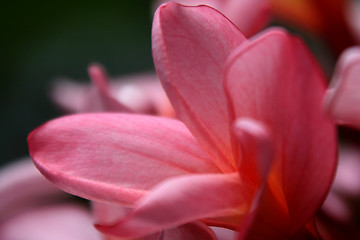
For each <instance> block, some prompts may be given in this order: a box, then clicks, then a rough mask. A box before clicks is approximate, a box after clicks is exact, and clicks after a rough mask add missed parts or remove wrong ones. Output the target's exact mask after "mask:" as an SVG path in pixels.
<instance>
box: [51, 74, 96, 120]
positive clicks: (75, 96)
mask: <svg viewBox="0 0 360 240" xmlns="http://www.w3.org/2000/svg"><path fill="white" fill-rule="evenodd" d="M50 88H51V93H50V97H51V100H52V101H53V102H54V103H55V104H56V105H57V107H59V108H60V109H61V110H62V111H64V112H68V113H80V112H86V111H89V109H87V108H88V106H89V103H88V102H89V99H93V101H94V102H95V101H96V100H94V99H98V95H97V94H96V92H95V91H94V89H92V88H91V87H90V86H88V85H87V84H84V83H76V82H74V81H72V80H70V79H64V78H59V79H56V80H55V81H54V82H53V83H52V85H51V86H50Z"/></svg>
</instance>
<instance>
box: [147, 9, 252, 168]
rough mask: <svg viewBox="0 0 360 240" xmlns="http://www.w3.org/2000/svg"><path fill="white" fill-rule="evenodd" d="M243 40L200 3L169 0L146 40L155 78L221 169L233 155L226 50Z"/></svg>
mask: <svg viewBox="0 0 360 240" xmlns="http://www.w3.org/2000/svg"><path fill="white" fill-rule="evenodd" d="M219 33H221V34H219ZM244 42H246V39H245V38H244V36H243V35H242V34H241V33H240V31H239V30H238V29H237V28H236V27H235V26H234V25H232V24H231V23H230V22H229V21H228V20H227V19H226V18H224V16H223V15H222V14H220V13H219V12H217V11H216V10H214V9H212V8H209V7H206V6H198V7H184V6H181V5H178V4H176V3H169V4H166V5H162V6H161V7H160V8H159V9H158V10H157V12H156V13H155V17H154V22H153V30H152V46H153V56H154V62H155V68H156V71H157V72H158V75H159V78H160V81H161V82H162V84H163V86H164V89H165V91H166V93H167V95H168V97H169V99H170V101H171V103H172V105H173V107H174V109H175V111H176V113H177V115H178V117H179V118H180V119H181V120H182V121H183V122H184V123H185V124H186V125H187V127H188V128H189V129H190V131H191V132H192V133H193V134H194V136H195V137H196V138H197V140H198V141H199V142H200V144H201V145H202V146H203V147H204V149H205V150H206V151H207V152H209V153H210V155H211V156H212V157H213V158H214V160H215V161H217V164H218V165H219V166H220V167H221V170H222V171H224V172H230V171H234V170H235V163H234V161H235V160H234V159H233V157H234V156H233V154H232V150H231V148H232V144H233V143H232V139H231V136H230V122H231V121H232V118H231V116H230V113H229V112H228V109H227V99H226V96H225V94H224V91H223V87H222V75H223V70H224V67H225V64H224V63H225V60H226V58H227V56H228V55H229V53H230V52H231V51H232V50H233V49H234V48H235V47H237V46H238V45H240V44H241V43H244Z"/></svg>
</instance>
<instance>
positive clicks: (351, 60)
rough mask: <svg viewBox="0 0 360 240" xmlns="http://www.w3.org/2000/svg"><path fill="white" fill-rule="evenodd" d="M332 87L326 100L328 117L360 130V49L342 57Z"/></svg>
mask: <svg viewBox="0 0 360 240" xmlns="http://www.w3.org/2000/svg"><path fill="white" fill-rule="evenodd" d="M331 85H332V86H331V88H330V89H329V90H328V91H327V92H326V96H325V100H324V103H325V108H326V111H327V113H328V115H329V116H330V117H331V118H332V119H334V120H336V121H337V122H338V123H340V124H347V125H351V126H354V127H356V128H357V129H360V107H359V103H360V94H359V93H360V47H353V48H349V49H347V50H346V51H345V52H344V53H343V54H342V55H341V58H340V60H339V62H338V64H337V68H336V71H335V74H334V76H333V79H332V82H331Z"/></svg>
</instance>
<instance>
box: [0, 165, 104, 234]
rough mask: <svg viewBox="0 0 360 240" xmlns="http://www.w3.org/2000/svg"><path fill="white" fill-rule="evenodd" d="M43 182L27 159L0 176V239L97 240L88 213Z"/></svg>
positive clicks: (5, 170)
mask: <svg viewBox="0 0 360 240" xmlns="http://www.w3.org/2000/svg"><path fill="white" fill-rule="evenodd" d="M68 197H69V195H68V194H66V193H64V192H62V191H60V190H59V189H58V188H56V187H54V186H53V185H52V184H50V183H49V182H48V181H46V180H45V179H44V178H43V177H42V176H41V175H40V174H39V172H38V171H36V169H35V168H34V166H33V164H32V162H31V160H30V159H23V160H21V161H18V162H16V163H15V164H12V165H10V166H8V167H5V168H3V169H2V170H1V172H0V199H1V201H0V212H1V216H0V239H8V240H15V239H27V240H49V239H54V240H63V239H70V240H82V239H83V240H85V239H86V240H100V239H101V237H100V234H99V233H98V232H97V231H96V230H95V229H94V228H93V227H92V226H91V224H92V222H93V220H92V217H91V214H90V211H88V210H87V209H85V208H84V207H83V206H81V205H79V204H75V203H71V202H70V201H66V198H68Z"/></svg>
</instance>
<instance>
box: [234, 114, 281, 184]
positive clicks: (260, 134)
mask: <svg viewBox="0 0 360 240" xmlns="http://www.w3.org/2000/svg"><path fill="white" fill-rule="evenodd" d="M234 132H235V135H236V137H237V139H238V141H239V144H240V146H241V152H242V154H241V156H242V159H240V163H239V172H240V176H241V177H243V178H246V179H247V180H248V181H252V183H253V184H254V186H256V187H257V188H261V187H262V185H264V183H266V180H267V178H268V174H269V171H270V168H271V166H272V164H273V160H274V146H273V142H272V139H271V134H270V132H269V131H268V129H267V128H266V126H264V125H263V124H262V123H260V122H258V121H256V120H253V119H251V118H245V117H244V118H239V119H237V120H236V122H235V124H234Z"/></svg>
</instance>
